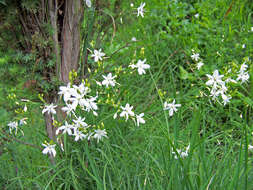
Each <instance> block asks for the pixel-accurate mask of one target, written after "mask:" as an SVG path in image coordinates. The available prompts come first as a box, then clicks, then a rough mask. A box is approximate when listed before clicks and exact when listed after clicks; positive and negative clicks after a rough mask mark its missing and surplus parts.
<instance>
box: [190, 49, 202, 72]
mask: <svg viewBox="0 0 253 190" xmlns="http://www.w3.org/2000/svg"><path fill="white" fill-rule="evenodd" d="M191 58H192V60H193V61H195V62H197V65H196V67H197V69H198V70H200V68H201V67H202V66H203V65H204V63H203V61H202V60H201V58H200V55H199V53H195V51H194V50H192V55H191Z"/></svg>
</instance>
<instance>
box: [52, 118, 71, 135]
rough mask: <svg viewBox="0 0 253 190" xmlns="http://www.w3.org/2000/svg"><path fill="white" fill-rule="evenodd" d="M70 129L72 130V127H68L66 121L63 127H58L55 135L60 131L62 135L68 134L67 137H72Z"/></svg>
mask: <svg viewBox="0 0 253 190" xmlns="http://www.w3.org/2000/svg"><path fill="white" fill-rule="evenodd" d="M72 129H73V125H70V124H68V122H67V121H65V125H63V126H61V127H59V128H58V129H57V130H56V135H58V134H59V132H60V131H62V134H65V133H68V135H72Z"/></svg>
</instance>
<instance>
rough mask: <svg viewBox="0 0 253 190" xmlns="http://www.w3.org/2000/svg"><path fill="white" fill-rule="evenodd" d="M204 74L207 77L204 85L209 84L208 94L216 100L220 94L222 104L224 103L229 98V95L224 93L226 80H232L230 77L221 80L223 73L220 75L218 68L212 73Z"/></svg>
mask: <svg viewBox="0 0 253 190" xmlns="http://www.w3.org/2000/svg"><path fill="white" fill-rule="evenodd" d="M206 76H207V77H208V79H209V80H208V81H207V82H206V85H207V86H211V90H210V93H211V94H210V96H211V97H212V99H213V100H217V98H218V97H219V96H221V97H222V99H223V104H224V105H226V104H227V103H228V102H229V101H230V99H231V96H230V95H227V94H226V92H227V87H226V82H230V81H233V80H232V79H231V80H226V81H223V80H222V78H223V77H224V75H220V74H219V71H218V70H215V71H214V72H213V75H209V74H207V75H206Z"/></svg>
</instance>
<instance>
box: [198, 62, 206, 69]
mask: <svg viewBox="0 0 253 190" xmlns="http://www.w3.org/2000/svg"><path fill="white" fill-rule="evenodd" d="M203 65H204V63H203V62H202V61H200V62H198V63H197V68H198V70H199V69H200V68H201V67H202V66H203Z"/></svg>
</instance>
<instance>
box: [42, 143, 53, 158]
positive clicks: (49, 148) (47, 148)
mask: <svg viewBox="0 0 253 190" xmlns="http://www.w3.org/2000/svg"><path fill="white" fill-rule="evenodd" d="M42 146H44V147H45V148H44V149H43V151H42V153H43V154H50V155H52V156H53V157H55V156H56V151H55V146H56V145H55V144H53V145H51V144H48V143H45V144H42Z"/></svg>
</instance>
